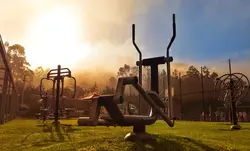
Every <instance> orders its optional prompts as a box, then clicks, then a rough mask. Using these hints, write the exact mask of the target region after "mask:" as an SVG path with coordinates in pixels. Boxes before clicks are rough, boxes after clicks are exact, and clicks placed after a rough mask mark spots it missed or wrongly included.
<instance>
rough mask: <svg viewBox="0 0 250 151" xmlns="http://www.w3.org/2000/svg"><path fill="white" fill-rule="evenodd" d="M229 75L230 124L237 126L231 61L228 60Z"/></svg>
mask: <svg viewBox="0 0 250 151" xmlns="http://www.w3.org/2000/svg"><path fill="white" fill-rule="evenodd" d="M229 73H230V93H231V117H232V118H231V119H232V121H231V123H232V124H233V125H237V124H238V119H237V113H236V102H235V96H234V91H235V90H234V81H233V79H232V68H231V60H230V59H229Z"/></svg>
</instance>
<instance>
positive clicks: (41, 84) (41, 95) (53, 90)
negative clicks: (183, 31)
mask: <svg viewBox="0 0 250 151" xmlns="http://www.w3.org/2000/svg"><path fill="white" fill-rule="evenodd" d="M44 80H48V81H52V82H53V88H52V96H53V98H54V92H55V81H54V80H53V79H47V78H42V79H41V80H40V97H41V98H43V96H44V95H47V93H45V94H42V91H43V90H42V86H43V81H44Z"/></svg>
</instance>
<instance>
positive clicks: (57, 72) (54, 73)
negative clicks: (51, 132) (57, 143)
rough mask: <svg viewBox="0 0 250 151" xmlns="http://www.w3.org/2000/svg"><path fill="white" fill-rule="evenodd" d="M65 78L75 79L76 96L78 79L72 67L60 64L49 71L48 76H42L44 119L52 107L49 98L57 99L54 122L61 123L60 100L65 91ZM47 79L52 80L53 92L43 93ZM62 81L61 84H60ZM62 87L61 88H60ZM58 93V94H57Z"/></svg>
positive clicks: (41, 91) (41, 94) (74, 92)
mask: <svg viewBox="0 0 250 151" xmlns="http://www.w3.org/2000/svg"><path fill="white" fill-rule="evenodd" d="M65 78H70V79H73V81H74V84H73V86H74V91H73V96H72V98H74V97H75V94H76V79H75V78H74V77H73V76H72V74H71V71H70V69H68V68H61V65H58V67H57V69H52V70H50V71H49V72H48V73H47V77H46V78H42V79H41V81H40V96H41V98H42V100H43V104H44V108H43V109H42V112H43V120H45V119H46V116H47V114H48V112H49V110H50V109H51V108H48V107H49V106H48V100H49V99H50V101H52V102H53V101H55V109H54V123H55V124H59V105H60V100H61V99H62V96H63V91H64V80H65ZM45 80H47V81H50V82H52V84H53V87H52V94H51V95H48V94H47V93H45V94H43V90H42V89H43V88H42V87H43V82H44V81H45ZM60 83H61V84H60ZM60 87H61V88H60ZM55 93H56V94H55Z"/></svg>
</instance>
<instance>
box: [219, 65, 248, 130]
mask: <svg viewBox="0 0 250 151" xmlns="http://www.w3.org/2000/svg"><path fill="white" fill-rule="evenodd" d="M229 66H230V67H229V69H230V70H229V72H230V73H229V74H224V75H222V76H221V77H219V78H217V80H216V83H215V91H216V92H217V93H218V100H220V101H224V105H225V106H226V107H228V108H229V116H230V122H231V124H232V126H231V129H240V126H239V124H238V119H237V111H236V108H237V105H238V104H240V103H241V101H242V99H243V98H245V97H246V96H247V94H248V92H249V90H250V83H249V80H248V78H247V76H246V75H244V74H242V73H232V72H231V64H230V61H229Z"/></svg>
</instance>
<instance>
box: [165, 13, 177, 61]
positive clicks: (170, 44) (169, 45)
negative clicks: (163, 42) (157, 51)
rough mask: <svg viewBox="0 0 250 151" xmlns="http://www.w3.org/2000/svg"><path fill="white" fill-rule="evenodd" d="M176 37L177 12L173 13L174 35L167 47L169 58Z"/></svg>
mask: <svg viewBox="0 0 250 151" xmlns="http://www.w3.org/2000/svg"><path fill="white" fill-rule="evenodd" d="M175 37H176V24H175V14H173V36H172V38H171V40H170V42H169V44H168V47H167V51H166V55H167V58H168V57H169V49H170V47H171V46H172V43H173V42H174V40H175Z"/></svg>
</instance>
